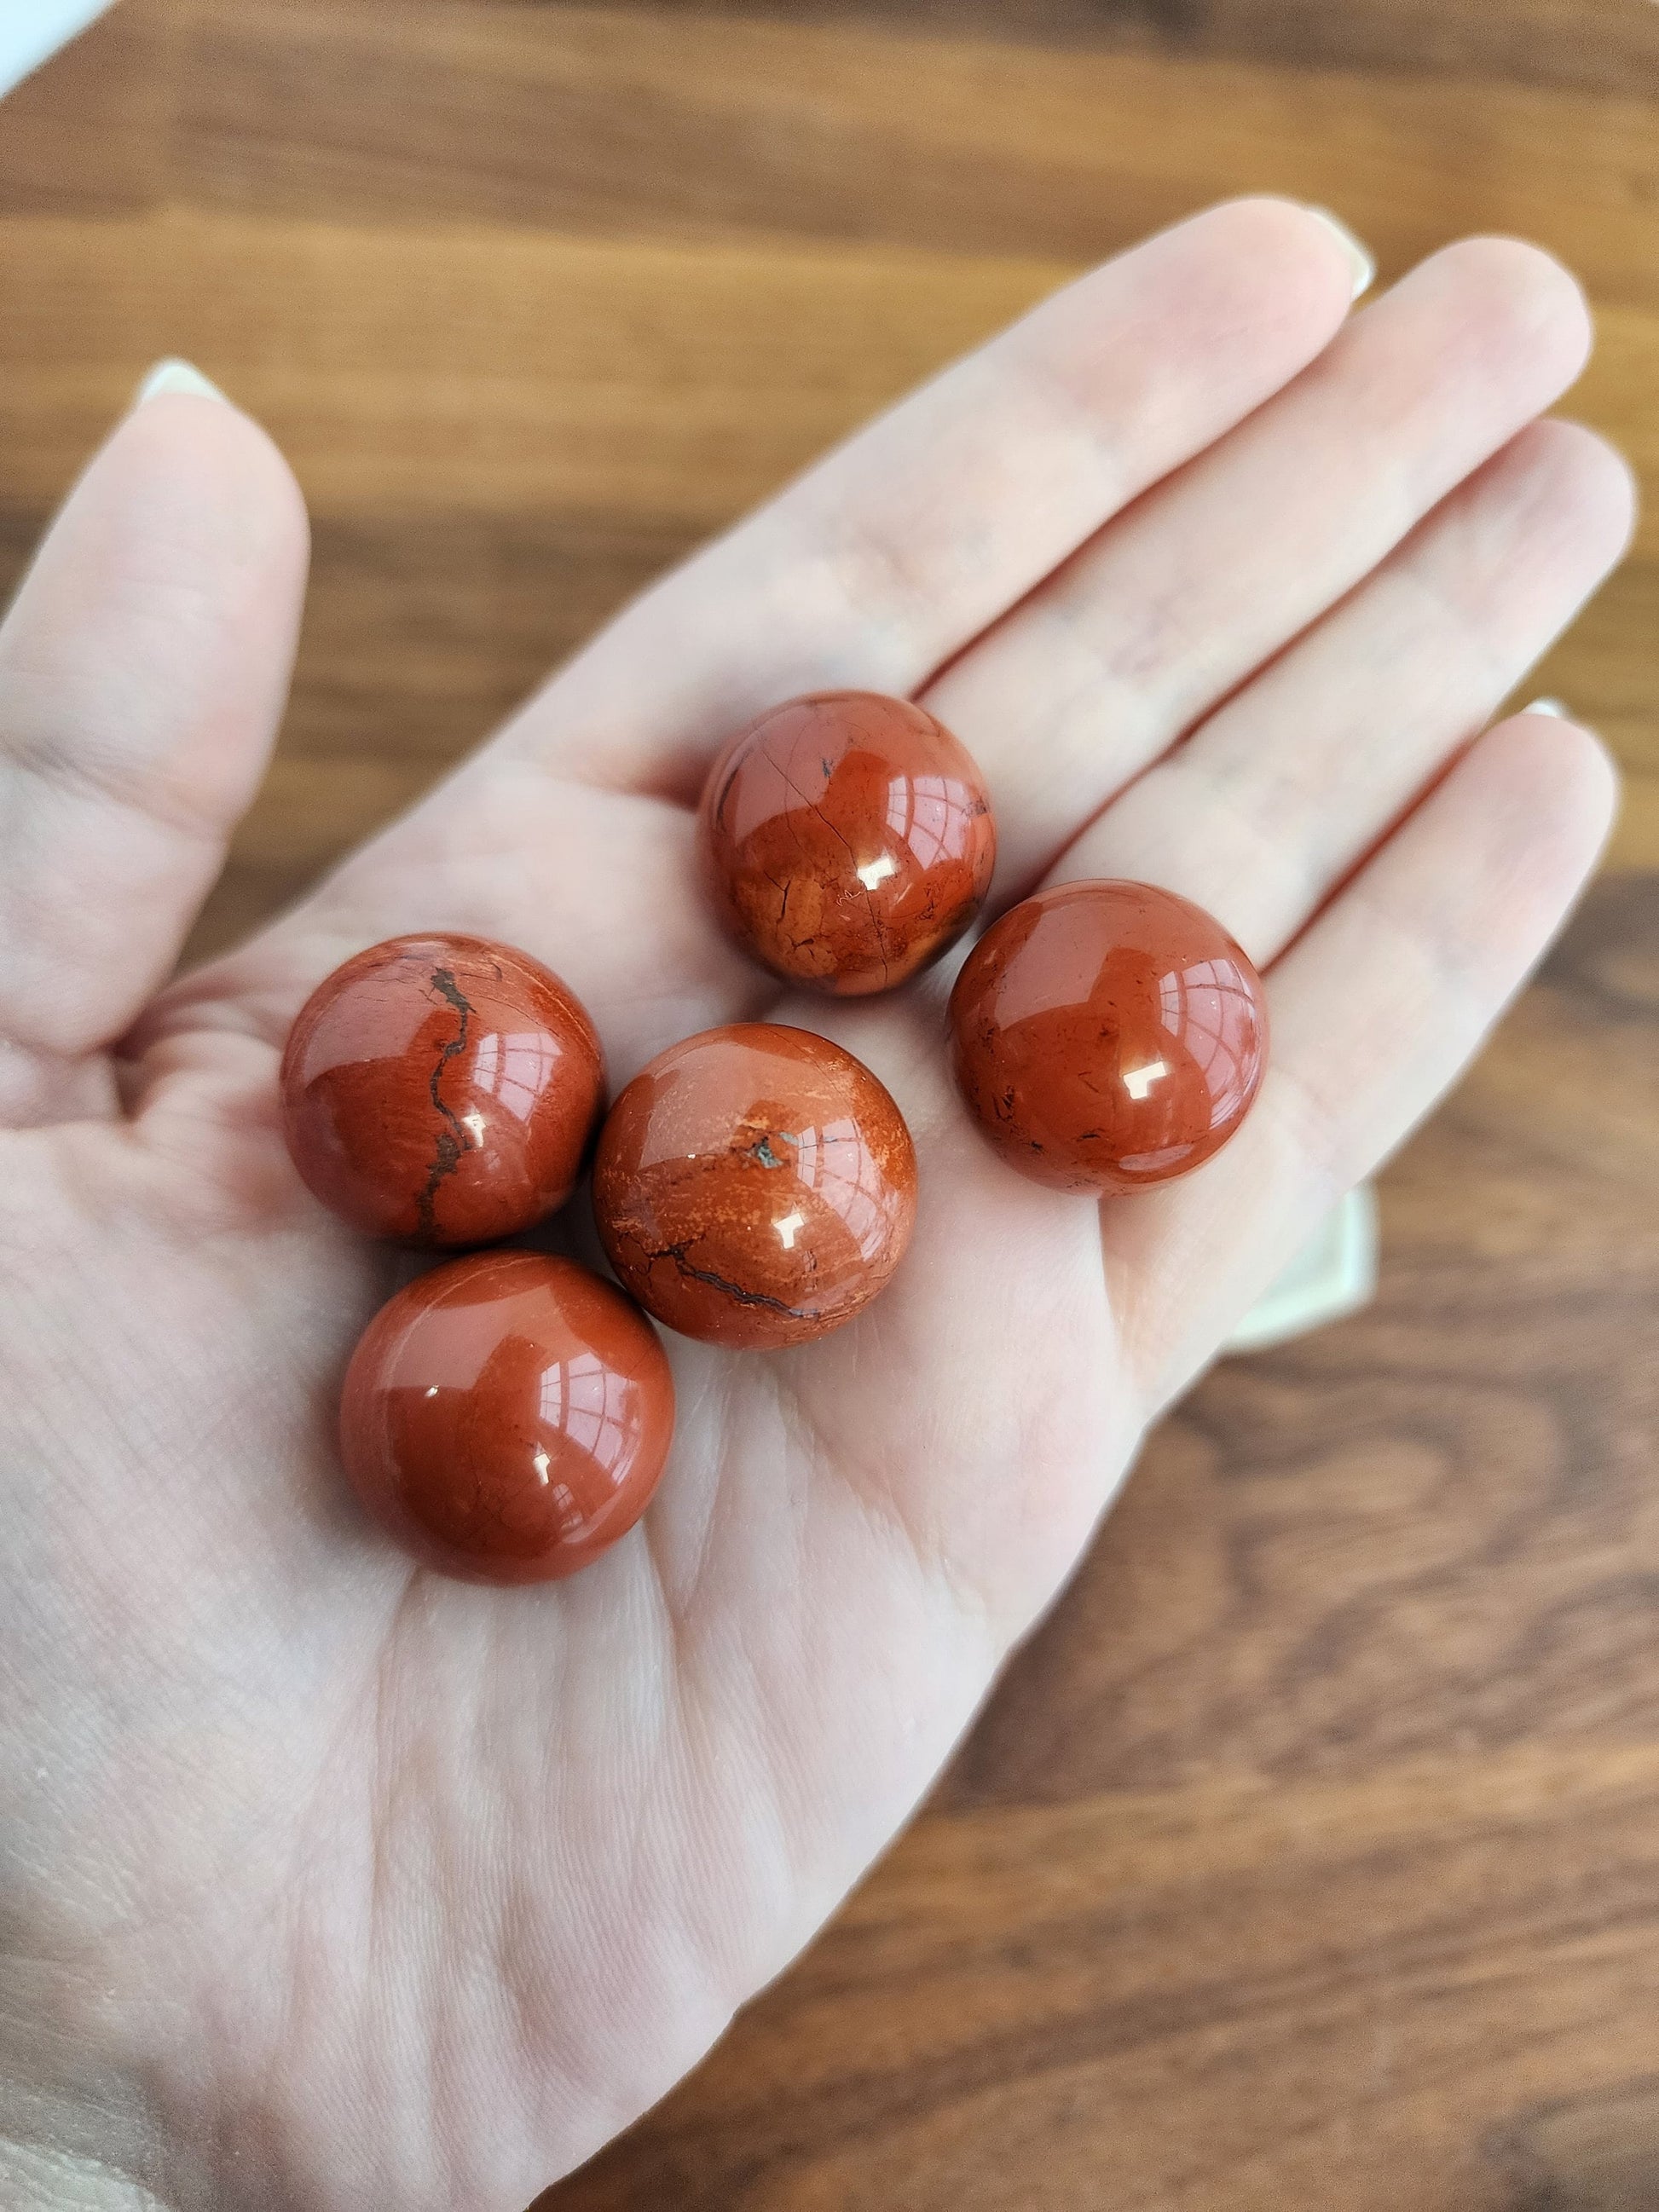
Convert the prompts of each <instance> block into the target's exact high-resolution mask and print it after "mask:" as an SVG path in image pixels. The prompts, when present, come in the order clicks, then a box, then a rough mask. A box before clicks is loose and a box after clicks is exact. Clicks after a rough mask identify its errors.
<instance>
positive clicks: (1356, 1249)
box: [1222, 1182, 1376, 1352]
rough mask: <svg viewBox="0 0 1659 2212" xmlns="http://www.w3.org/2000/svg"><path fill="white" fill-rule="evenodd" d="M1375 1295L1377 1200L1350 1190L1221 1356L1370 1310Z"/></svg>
mask: <svg viewBox="0 0 1659 2212" xmlns="http://www.w3.org/2000/svg"><path fill="white" fill-rule="evenodd" d="M1375 1294H1376V1194H1375V1193H1374V1192H1373V1191H1372V1189H1371V1187H1370V1184H1369V1183H1368V1182H1362V1183H1361V1184H1360V1186H1359V1188H1358V1190H1351V1191H1350V1192H1349V1193H1348V1194H1347V1196H1346V1198H1345V1199H1344V1200H1342V1203H1341V1204H1340V1206H1337V1207H1336V1208H1335V1210H1334V1212H1332V1213H1331V1215H1330V1216H1329V1218H1328V1219H1327V1220H1326V1222H1325V1223H1324V1225H1322V1227H1321V1229H1320V1230H1319V1231H1318V1232H1317V1233H1316V1235H1315V1236H1314V1237H1311V1238H1310V1240H1309V1242H1308V1243H1307V1244H1306V1245H1304V1248H1303V1249H1302V1250H1301V1251H1300V1252H1298V1253H1297V1255H1296V1257H1295V1259H1294V1260H1292V1261H1291V1264H1290V1266H1289V1267H1286V1269H1285V1272H1284V1273H1283V1274H1282V1275H1281V1276H1280V1277H1279V1280H1278V1281H1277V1282H1276V1283H1275V1284H1274V1285H1273V1287H1272V1288H1271V1289H1270V1290H1269V1291H1267V1292H1266V1293H1265V1294H1264V1295H1263V1296H1262V1297H1261V1298H1259V1299H1258V1300H1257V1302H1256V1304H1255V1305H1254V1306H1252V1308H1251V1309H1250V1310H1249V1313H1247V1314H1246V1315H1245V1316H1244V1318H1243V1321H1242V1322H1240V1323H1239V1324H1238V1327H1237V1328H1236V1329H1235V1330H1234V1331H1233V1333H1232V1334H1231V1337H1230V1338H1229V1339H1228V1340H1227V1342H1226V1343H1225V1345H1224V1346H1222V1350H1223V1351H1224V1352H1265V1351H1266V1350H1267V1346H1269V1345H1270V1344H1288V1343H1289V1342H1290V1340H1291V1338H1292V1337H1294V1336H1305V1335H1306V1334H1308V1332H1309V1330H1310V1329H1315V1328H1324V1326H1325V1324H1326V1323H1327V1322H1333V1321H1340V1320H1341V1319H1342V1317H1343V1316H1344V1315H1345V1314H1351V1313H1358V1311H1359V1310H1360V1308H1361V1307H1362V1306H1366V1305H1369V1304H1370V1302H1371V1299H1372V1297H1374V1295H1375Z"/></svg>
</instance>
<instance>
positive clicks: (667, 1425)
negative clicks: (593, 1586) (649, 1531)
mask: <svg viewBox="0 0 1659 2212" xmlns="http://www.w3.org/2000/svg"><path fill="white" fill-rule="evenodd" d="M673 1433H674V1384H673V1379H672V1377H671V1375H670V1373H669V1369H668V1361H667V1358H666V1357H665V1353H664V1352H663V1348H662V1346H661V1345H660V1344H659V1342H658V1340H657V1335H656V1332H655V1330H654V1329H653V1328H652V1326H651V1324H650V1322H648V1321H647V1320H646V1318H645V1316H644V1315H643V1314H641V1312H640V1311H639V1310H638V1308H637V1307H635V1306H634V1305H632V1304H630V1303H629V1300H628V1299H627V1298H625V1297H623V1294H622V1292H621V1291H619V1290H617V1288H616V1287H615V1285H612V1284H611V1283H607V1282H605V1281H603V1280H601V1279H600V1278H599V1276H597V1275H594V1274H590V1273H589V1272H588V1271H587V1269H586V1268H585V1267H578V1266H577V1265H576V1264H575V1262H574V1261H572V1260H561V1259H556V1258H553V1257H551V1256H550V1255H548V1254H545V1253H541V1252H473V1253H469V1254H468V1255H466V1256H465V1258H463V1259H459V1260H451V1261H447V1262H446V1263H445V1264H444V1265H443V1266H442V1267H435V1268H434V1269H433V1270H432V1272H431V1273H429V1274H426V1275H422V1276H420V1277H419V1278H418V1279H416V1281H414V1282H412V1283H411V1284H410V1285H409V1286H408V1288H407V1289H406V1290H403V1291H399V1292H398V1295H397V1297H394V1298H392V1300H391V1301H390V1302H389V1303H388V1304H386V1305H385V1306H383V1307H382V1308H381V1309H380V1312H379V1313H378V1314H377V1315H376V1316H374V1320H373V1321H372V1322H370V1323H369V1325H368V1328H367V1329H366V1330H365V1331H364V1332H363V1334H362V1340H360V1342H359V1344H358V1346H357V1349H356V1352H354V1353H353V1355H352V1358H351V1364H350V1366H349V1369H348V1370H347V1373H346V1381H345V1393H344V1397H343V1401H342V1404H341V1408H340V1449H341V1454H342V1456H343V1459H344V1462H345V1468H346V1473H347V1474H348V1475H349V1477H350V1479H351V1481H352V1485H353V1486H354V1487H355V1489H356V1492H357V1494H358V1496H359V1497H360V1498H362V1501H363V1504H365V1505H366V1506H367V1507H368V1510H369V1511H370V1513H372V1514H373V1515H374V1518H375V1519H376V1520H377V1521H379V1522H381V1523H382V1525H383V1526H384V1527H385V1528H387V1529H388V1530H390V1532H391V1534H392V1535H393V1536H395V1537H396V1538H397V1540H398V1542H399V1543H400V1544H402V1545H403V1546H404V1548H405V1549H406V1550H408V1551H410V1552H412V1553H414V1555H415V1557H416V1559H421V1560H422V1561H424V1562H425V1564H426V1565H428V1566H433V1567H436V1568H439V1569H440V1570H441V1571H442V1572H443V1573H445V1574H447V1575H459V1576H460V1577H464V1578H465V1580H467V1581H470V1582H485V1583H536V1582H550V1581H553V1580H555V1579H556V1578H557V1577H561V1576H563V1575H569V1574H574V1572H575V1571H576V1570H577V1568H579V1567H585V1566H586V1565H587V1564H588V1562H589V1561H590V1560H592V1559H598V1558H599V1554H600V1553H602V1552H605V1551H608V1550H609V1549H610V1548H611V1545H612V1544H614V1543H615V1542H616V1541H617V1539H618V1537H621V1536H623V1535H625V1534H627V1533H628V1531H629V1529H630V1528H632V1527H633V1525H634V1523H635V1522H636V1521H637V1520H638V1519H639V1517H640V1516H641V1513H643V1512H644V1510H645V1509H646V1506H647V1504H648V1503H649V1502H650V1498H651V1493H652V1492H653V1490H654V1489H655V1488H656V1486H657V1481H658V1478H659V1476H660V1474H662V1470H663V1464H664V1462H665V1460H666V1459H667V1456H668V1447H669V1443H670V1442H671V1438H672V1437H673Z"/></svg>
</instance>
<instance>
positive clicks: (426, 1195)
mask: <svg viewBox="0 0 1659 2212" xmlns="http://www.w3.org/2000/svg"><path fill="white" fill-rule="evenodd" d="M432 987H433V989H434V990H435V992H437V994H438V995H439V997H440V998H442V999H447V1000H448V1001H449V1003H450V1005H451V1006H453V1007H454V1009H455V1011H456V1012H457V1013H458V1014H459V1016H460V1018H461V1019H460V1026H459V1029H458V1030H456V1032H455V1034H454V1036H453V1037H452V1038H451V1039H450V1041H449V1042H448V1043H447V1045H445V1046H443V1047H442V1048H441V1050H440V1052H439V1054H438V1057H437V1059H436V1060H435V1062H434V1063H433V1068H432V1075H431V1079H430V1080H429V1081H428V1085H427V1091H428V1096H429V1097H430V1098H431V1100H432V1104H433V1109H434V1111H435V1113H436V1114H437V1115H438V1116H439V1118H440V1120H441V1121H442V1122H447V1124H448V1127H447V1128H446V1127H440V1129H439V1131H438V1139H437V1143H436V1146H435V1148H434V1152H433V1158H432V1169H431V1172H430V1173H429V1174H428V1176H427V1179H426V1188H425V1189H424V1190H423V1191H422V1193H421V1194H420V1196H419V1197H418V1198H417V1199H416V1201H415V1219H416V1226H417V1228H418V1229H419V1231H420V1233H421V1235H422V1237H431V1236H433V1235H435V1233H436V1230H437V1199H438V1185H439V1184H440V1183H441V1182H442V1181H443V1179H444V1177H445V1176H451V1175H453V1174H454V1172H455V1170H456V1169H457V1168H458V1167H459V1165H460V1162H461V1154H462V1153H463V1152H468V1151H470V1150H471V1146H470V1145H469V1143H468V1141H467V1134H466V1131H465V1129H464V1128H463V1127H461V1125H460V1123H459V1121H457V1120H456V1118H455V1116H454V1115H453V1113H452V1112H451V1111H450V1109H449V1108H448V1107H447V1105H445V1103H444V1102H443V1100H442V1098H441V1097H440V1096H439V1091H438V1086H439V1085H440V1084H441V1082H442V1081H443V1074H444V1070H445V1068H447V1066H448V1065H449V1063H450V1061H451V1060H453V1059H454V1057H455V1055H456V1054H457V1053H459V1052H465V1049H466V1036H467V1030H468V1029H469V1028H470V1027H471V1021H472V1008H471V1004H470V1003H469V1002H468V1000H467V999H466V998H465V995H464V994H463V993H462V990H461V987H460V985H459V983H458V982H457V981H455V978H454V977H453V975H451V974H450V972H449V970H448V969H447V968H435V969H433V971H432Z"/></svg>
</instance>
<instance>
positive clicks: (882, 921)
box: [702, 691, 996, 998]
mask: <svg viewBox="0 0 1659 2212" xmlns="http://www.w3.org/2000/svg"><path fill="white" fill-rule="evenodd" d="M702 851H703V862H704V874H705V877H706V879H707V881H708V887H709V891H710V895H711V896H712V897H713V899H714V903H715V907H716V908H717V910H718V911H719V913H720V917H721V919H722V921H724V923H725V925H726V928H727V930H728V931H729V932H730V933H731V934H732V936H733V937H735V938H736V939H737V941H738V944H740V945H743V946H744V949H745V951H748V952H749V953H750V955H751V956H752V957H754V958H755V959H757V960H758V961H760V962H761V963H762V964H763V966H765V967H767V968H769V969H771V970H772V972H773V974H774V975H778V976H781V977H782V978H783V980H784V981H787V982H789V983H794V984H804V985H805V986H807V987H809V988H811V989H814V990H820V991H829V992H833V993H834V994H836V995H837V996H838V997H842V998H852V997H860V996H863V995H866V994H868V993H871V992H873V991H887V990H891V989H893V988H894V987H896V985H898V984H900V983H902V982H903V981H905V980H906V979H907V977H908V976H911V975H915V973H916V972H917V970H918V969H921V968H925V967H926V966H927V963H929V962H930V961H933V960H936V959H938V957H939V955H940V954H941V953H942V952H944V951H945V950H946V948H947V947H948V946H950V945H953V944H954V943H955V942H956V940H957V938H958V937H960V936H961V934H962V933H963V930H964V929H966V928H967V927H968V925H969V922H970V921H972V920H973V918H974V916H975V915H976V914H977V913H978V911H979V909H980V907H981V903H982V902H983V901H984V897H985V894H986V892H987V890H989V888H990V883H991V872H992V870H993V868H994V866H995V864H996V830H995V828H994V825H993V823H992V819H991V809H990V802H989V800H988V799H987V796H986V790H985V782H984V779H983V778H982V777H981V775H980V772H979V769H977V767H976V766H975V763H974V761H973V759H972V757H971V756H970V755H969V753H968V752H967V751H966V750H964V748H963V746H962V745H961V744H958V743H957V739H956V738H953V737H952V736H951V732H949V730H947V729H946V728H945V725H944V724H943V723H942V722H940V721H938V720H935V718H934V717H933V715H932V714H928V713H927V711H926V709H925V708H921V707H917V706H915V705H913V704H912V703H911V702H910V701H909V700H908V699H889V698H886V697H884V696H883V695H882V694H881V693H879V692H876V691H819V692H815V693H813V694H812V695H811V696H810V697H807V698H804V699H792V700H790V701H789V702H788V703H787V705H785V706H781V707H774V708H772V709H771V710H770V712H769V713H767V714H763V715H761V716H760V717H759V718H758V720H756V721H753V722H751V723H750V724H749V726H748V727H747V728H746V729H744V730H741V731H739V732H738V735H737V736H736V737H735V738H733V739H732V742H731V744H728V745H727V746H726V750H725V751H724V752H723V753H722V754H721V756H720V758H719V759H718V760H717V761H716V762H715V763H714V769H712V771H711V772H710V775H709V777H708V784H707V786H706V787H705V789H704V792H703V798H702Z"/></svg>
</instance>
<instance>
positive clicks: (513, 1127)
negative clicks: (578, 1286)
mask: <svg viewBox="0 0 1659 2212" xmlns="http://www.w3.org/2000/svg"><path fill="white" fill-rule="evenodd" d="M282 1091H283V1127H284V1133H285V1134H286V1136H287V1139H288V1148H289V1152H290V1153H291V1154H292V1155H293V1158H294V1164H295V1166H296V1167H297V1168H298V1169H299V1170H300V1173H301V1175H302V1176H304V1178H305V1180H306V1182H307V1183H308V1184H309V1186H310V1187H311V1188H312V1190H313V1192H314V1193H315V1194H316V1195H317V1196H318V1197H319V1199H321V1200H322V1201H323V1204H324V1205H325V1206H328V1207H329V1208H331V1211H332V1212H336V1213H337V1214H339V1215H340V1216H341V1218H343V1220H346V1221H349V1223H350V1224H351V1225H352V1226H353V1227H354V1228H356V1229H361V1230H363V1231H367V1232H368V1234H369V1235H370V1236H374V1237H398V1238H401V1239H402V1240H403V1241H404V1243H412V1244H423V1245H455V1244H484V1243H491V1242H493V1241H494V1240H495V1238H497V1237H511V1236H513V1235H515V1234H516V1233H517V1232H518V1231H520V1230H521V1229H527V1228H529V1226H530V1225H531V1224H532V1222H535V1221H539V1220H540V1219H541V1218H543V1216H544V1214H548V1213H551V1212H554V1211H555V1210H556V1208H557V1207H559V1206H562V1205H563V1204H564V1202H565V1200H567V1199H568V1197H569V1195H570V1193H571V1191H572V1190H573V1188H574V1186H575V1182H576V1177H577V1176H578V1174H579V1172H580V1168H581V1164H582V1158H583V1155H584V1153H585V1152H586V1146H587V1141H588V1139H589V1137H590V1135H591V1134H592V1129H593V1126H594V1124H595V1122H596V1121H598V1119H599V1109H600V1107H601V1106H602V1104H603V1103H604V1097H605V1061H604V1058H603V1056H602V1054H601V1053H600V1050H599V1038H598V1036H597V1035H596V1034H595V1032H594V1029H593V1024H592V1022H591V1021H590V1020H589V1019H588V1018H587V1014H586V1010H585V1008H584V1007H583V1006H582V1004H581V1002H580V1000H579V999H577V998H576V996H575V995H574V993H573V992H571V991H570V990H568V989H567V987H565V985H564V984H563V983H562V982H561V981H559V979H558V977H557V976H556V975H554V974H553V972H552V970H551V969H547V968H544V967H543V966H542V964H541V963H540V962H539V961H538V960H532V958H531V957H530V956H529V955H528V953H525V952H519V951H514V950H513V947H512V946H511V945H495V944H492V943H491V942H489V940H488V939H484V938H481V937H458V936H450V935H443V936H431V937H396V938H392V939H390V940H389V941H388V942H387V943H386V944H384V945H372V946H371V947H370V948H369V950H368V951H367V952H360V953H358V954H357V956H356V958H355V959H351V960H348V961H347V962H346V963H345V964H344V966H343V967H340V968H337V969H335V971H334V973H333V974H332V975H330V976H328V977H327V978H326V979H325V981H323V982H322V983H321V984H319V987H317V989H316V990H315V991H313V994H312V995H311V997H310V998H309V999H308V1000H307V1001H306V1003H305V1005H304V1006H302V1007H301V1010H300V1015H299V1018H298V1019H297V1020H296V1021H295V1024H294V1027H293V1030H292V1031H291V1032H290V1034H289V1041H288V1049H287V1051H286V1052H285V1053H284V1054H283V1072H282Z"/></svg>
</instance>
